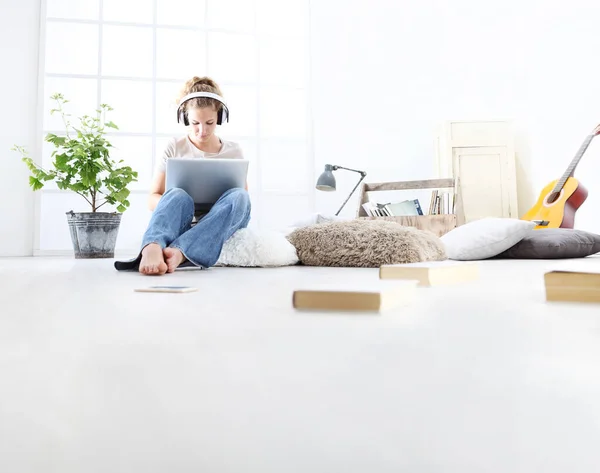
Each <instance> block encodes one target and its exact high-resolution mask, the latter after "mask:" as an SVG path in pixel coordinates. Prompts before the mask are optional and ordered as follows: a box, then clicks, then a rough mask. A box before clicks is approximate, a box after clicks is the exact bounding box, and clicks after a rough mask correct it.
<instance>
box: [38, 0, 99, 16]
mask: <svg viewBox="0 0 600 473" xmlns="http://www.w3.org/2000/svg"><path fill="white" fill-rule="evenodd" d="M99 14H100V1H99V0H87V1H85V2H82V1H81V0H47V2H46V16H47V17H48V18H73V19H78V20H97V19H98V18H99Z"/></svg>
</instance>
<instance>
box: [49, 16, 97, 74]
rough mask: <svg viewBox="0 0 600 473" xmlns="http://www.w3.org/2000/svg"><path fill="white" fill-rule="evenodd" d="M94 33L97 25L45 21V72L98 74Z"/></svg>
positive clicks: (95, 35)
mask: <svg viewBox="0 0 600 473" xmlns="http://www.w3.org/2000/svg"><path fill="white" fill-rule="evenodd" d="M98 34H99V33H98V25H85V24H84V25H78V24H74V23H59V22H54V21H52V22H48V23H47V24H46V66H45V67H46V72H49V73H59V74H98ZM74 45H77V47H75V46H74Z"/></svg>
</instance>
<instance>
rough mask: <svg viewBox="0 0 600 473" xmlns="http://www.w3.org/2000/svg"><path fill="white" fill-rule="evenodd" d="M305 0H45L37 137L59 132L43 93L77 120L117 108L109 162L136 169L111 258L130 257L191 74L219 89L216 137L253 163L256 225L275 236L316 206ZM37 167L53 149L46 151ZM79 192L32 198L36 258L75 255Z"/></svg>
mask: <svg viewBox="0 0 600 473" xmlns="http://www.w3.org/2000/svg"><path fill="white" fill-rule="evenodd" d="M308 2H309V0H86V1H83V2H82V1H79V0H46V5H45V6H46V8H45V22H44V28H43V31H42V33H43V34H42V35H41V38H42V40H41V41H42V48H41V51H42V59H43V61H41V64H42V65H43V67H42V69H41V81H42V84H41V85H42V86H41V87H40V94H41V96H40V100H41V101H42V102H43V129H42V136H40V140H41V139H42V138H43V135H45V134H46V133H47V132H53V133H58V134H60V133H61V132H62V130H63V128H62V123H61V121H60V119H59V118H58V117H57V116H50V114H49V110H50V109H51V108H52V105H53V104H52V103H51V100H50V99H49V97H50V95H52V94H53V93H55V92H61V93H63V94H64V95H65V96H66V98H67V99H69V100H70V102H71V103H70V104H68V105H69V106H70V108H69V112H70V113H72V114H73V115H75V116H79V115H81V114H82V113H89V112H91V111H93V110H94V109H95V108H96V107H97V106H98V105H99V104H101V103H108V104H110V105H111V106H112V107H113V108H114V112H112V115H111V117H112V120H113V121H114V122H115V123H116V124H117V125H118V126H119V130H118V131H115V132H113V133H110V138H111V142H112V143H113V145H114V146H115V148H116V149H115V157H117V158H122V159H124V160H125V162H127V163H129V164H130V165H131V166H132V167H134V169H135V170H137V171H138V172H139V182H137V183H136V184H135V185H134V186H133V187H132V196H131V199H130V201H131V207H130V208H129V209H128V210H127V211H126V212H125V213H124V216H123V220H122V225H121V230H120V233H119V240H118V241H117V249H118V250H126V251H129V250H137V248H138V246H139V242H140V240H141V235H142V232H143V230H144V228H145V226H146V224H147V222H148V220H149V218H150V212H149V211H148V209H147V206H146V200H147V195H148V189H149V184H150V182H151V178H152V174H153V169H154V163H155V162H156V159H157V158H158V157H160V155H161V153H162V150H163V149H164V147H165V144H166V142H167V141H168V140H169V138H170V137H172V136H177V135H181V134H183V133H185V129H184V128H183V126H182V125H180V124H177V122H176V104H175V100H176V96H177V94H178V91H179V89H180V88H181V86H182V85H183V83H184V82H185V81H186V80H188V79H189V78H191V77H193V76H194V75H197V76H203V75H208V76H210V77H212V78H213V79H214V80H216V81H217V82H218V83H219V85H220V86H221V88H222V90H223V94H224V95H225V98H226V99H227V101H228V104H229V108H230V111H231V117H230V122H229V123H227V124H225V125H223V126H222V127H220V128H219V129H218V133H219V134H220V136H221V137H223V138H225V139H229V140H234V141H237V142H239V143H240V145H241V146H242V148H243V150H244V153H245V155H246V157H247V158H248V159H250V162H251V164H250V171H249V188H250V193H251V197H252V204H253V212H252V219H251V223H250V225H251V226H261V227H266V228H282V227H285V226H286V225H288V224H289V223H291V221H292V220H293V219H294V218H295V217H297V216H298V215H302V214H306V213H307V212H311V211H312V209H313V191H312V187H313V185H312V183H313V180H314V179H313V164H312V163H313V161H312V153H311V146H310V144H311V135H310V113H309V112H310V111H309V92H310V91H309V89H308V84H309V80H308V77H309V49H308V45H309V37H308V36H309V28H308V14H309V11H308V10H309V8H308ZM42 148H43V153H42V155H43V157H42V161H43V164H45V165H48V164H49V162H50V159H51V158H50V153H51V147H50V146H48V145H47V144H46V143H44V145H43V147H42ZM86 205H87V204H86V202H85V201H84V200H83V199H82V198H81V197H79V196H77V195H74V194H71V193H68V192H63V191H60V190H58V189H56V188H52V187H51V186H50V187H46V188H44V189H43V190H42V191H41V192H40V193H39V198H38V206H37V215H38V228H37V242H36V250H37V251H36V252H37V253H41V254H47V253H51V252H53V251H63V250H70V248H71V242H70V237H69V234H68V228H67V224H66V218H65V212H67V211H69V210H71V209H73V210H74V211H87V208H86Z"/></svg>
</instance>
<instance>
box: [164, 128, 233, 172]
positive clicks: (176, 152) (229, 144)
mask: <svg viewBox="0 0 600 473" xmlns="http://www.w3.org/2000/svg"><path fill="white" fill-rule="evenodd" d="M243 157H244V153H243V152H242V148H240V145H238V144H237V143H235V142H233V141H226V140H221V149H220V150H219V152H218V153H206V152H204V151H201V150H199V149H198V148H196V147H195V146H194V145H193V144H192V143H191V141H190V139H189V137H188V135H185V136H181V137H177V138H172V139H171V140H169V143H168V144H167V146H166V148H165V150H164V152H163V155H162V156H161V157H160V158H159V159H157V160H156V167H155V172H166V170H167V159H169V158H190V159H194V158H229V159H243Z"/></svg>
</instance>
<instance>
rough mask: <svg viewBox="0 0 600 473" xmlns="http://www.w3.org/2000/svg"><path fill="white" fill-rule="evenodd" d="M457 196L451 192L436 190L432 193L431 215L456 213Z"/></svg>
mask: <svg viewBox="0 0 600 473" xmlns="http://www.w3.org/2000/svg"><path fill="white" fill-rule="evenodd" d="M454 201H455V196H454V194H451V193H450V192H439V191H438V190H434V191H433V192H432V193H431V201H430V202H429V215H448V214H453V213H454Z"/></svg>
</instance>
